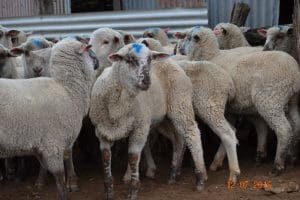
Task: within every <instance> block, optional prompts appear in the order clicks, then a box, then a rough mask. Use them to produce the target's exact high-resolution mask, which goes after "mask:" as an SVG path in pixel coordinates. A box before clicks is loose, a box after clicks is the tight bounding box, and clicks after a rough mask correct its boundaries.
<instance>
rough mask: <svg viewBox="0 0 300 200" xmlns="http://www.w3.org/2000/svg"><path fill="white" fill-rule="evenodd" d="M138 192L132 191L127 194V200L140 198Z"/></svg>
mask: <svg viewBox="0 0 300 200" xmlns="http://www.w3.org/2000/svg"><path fill="white" fill-rule="evenodd" d="M137 194H138V192H137V191H135V192H134V191H131V192H130V194H128V196H127V200H137V199H138V195H137Z"/></svg>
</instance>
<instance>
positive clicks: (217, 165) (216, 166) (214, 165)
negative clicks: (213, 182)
mask: <svg viewBox="0 0 300 200" xmlns="http://www.w3.org/2000/svg"><path fill="white" fill-rule="evenodd" d="M221 168H222V163H216V162H213V163H211V165H210V166H209V170H210V171H213V172H215V171H218V170H219V169H221Z"/></svg>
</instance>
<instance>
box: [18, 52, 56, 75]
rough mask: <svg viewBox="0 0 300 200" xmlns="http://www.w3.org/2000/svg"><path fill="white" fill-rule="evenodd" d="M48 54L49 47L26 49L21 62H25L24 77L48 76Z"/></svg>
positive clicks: (49, 54)
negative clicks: (33, 49) (34, 49)
mask: <svg viewBox="0 0 300 200" xmlns="http://www.w3.org/2000/svg"><path fill="white" fill-rule="evenodd" d="M50 56H51V48H46V49H39V50H36V51H28V52H27V53H26V54H24V57H23V58H24V59H23V62H25V63H24V64H25V66H24V72H25V77H26V78H34V77H40V76H50V74H49V65H50Z"/></svg>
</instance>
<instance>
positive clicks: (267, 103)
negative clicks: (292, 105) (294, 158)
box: [254, 95, 293, 174]
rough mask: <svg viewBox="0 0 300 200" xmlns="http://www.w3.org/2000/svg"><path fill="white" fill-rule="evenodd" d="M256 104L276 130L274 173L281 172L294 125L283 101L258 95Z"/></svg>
mask: <svg viewBox="0 0 300 200" xmlns="http://www.w3.org/2000/svg"><path fill="white" fill-rule="evenodd" d="M254 102H255V104H256V107H257V110H258V112H259V113H260V114H261V116H262V117H263V118H264V119H265V120H266V122H267V123H268V124H269V126H270V127H271V128H272V129H273V130H274V131H275V134H276V136H277V148H276V157H275V162H274V170H273V173H275V174H279V173H280V172H281V171H282V170H283V169H284V165H285V160H286V155H287V149H288V145H289V144H290V143H291V139H292V136H293V131H292V127H291V125H290V123H289V121H288V120H287V117H286V116H285V113H284V110H283V107H284V106H283V105H282V102H284V101H283V100H281V99H279V100H278V102H275V101H272V100H268V99H266V98H265V97H264V96H262V97H261V96H259V95H256V99H255V101H254Z"/></svg>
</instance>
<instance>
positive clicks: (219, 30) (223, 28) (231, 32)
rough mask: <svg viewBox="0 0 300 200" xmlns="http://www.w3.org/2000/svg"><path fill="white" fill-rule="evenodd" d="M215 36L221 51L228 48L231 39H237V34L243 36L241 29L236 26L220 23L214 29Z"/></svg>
mask: <svg viewBox="0 0 300 200" xmlns="http://www.w3.org/2000/svg"><path fill="white" fill-rule="evenodd" d="M214 34H215V35H216V37H217V39H218V43H219V46H220V49H225V48H227V42H231V41H230V39H231V38H232V37H235V35H236V34H243V33H242V31H241V29H240V28H239V27H237V26H236V25H234V24H230V23H220V24H217V25H216V27H215V28H214Z"/></svg>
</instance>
